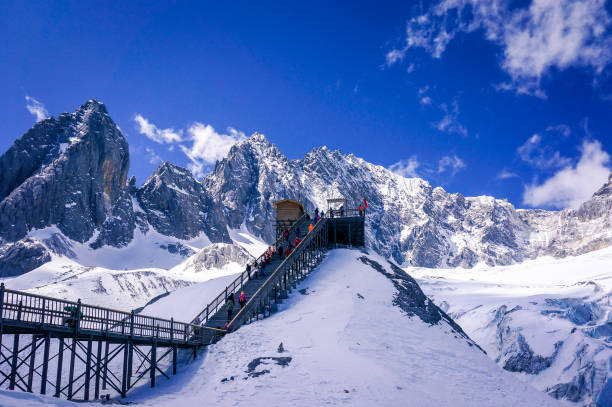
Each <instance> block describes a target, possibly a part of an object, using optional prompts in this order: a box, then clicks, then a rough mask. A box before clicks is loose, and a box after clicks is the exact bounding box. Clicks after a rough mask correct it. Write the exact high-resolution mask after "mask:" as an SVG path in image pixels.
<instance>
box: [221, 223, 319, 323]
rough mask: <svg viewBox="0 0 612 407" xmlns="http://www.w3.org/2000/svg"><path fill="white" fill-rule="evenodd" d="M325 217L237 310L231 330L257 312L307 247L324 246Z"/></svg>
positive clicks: (317, 247)
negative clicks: (264, 299)
mask: <svg viewBox="0 0 612 407" xmlns="http://www.w3.org/2000/svg"><path fill="white" fill-rule="evenodd" d="M326 222H327V218H323V219H321V220H320V221H319V222H316V223H315V224H314V225H313V226H314V227H313V229H312V230H311V231H309V232H308V234H307V235H306V236H305V237H304V239H303V240H302V241H301V242H300V244H299V245H298V246H297V247H296V248H295V250H293V251H292V252H291V253H290V254H289V256H287V257H286V258H285V259H284V260H283V262H282V263H281V264H280V265H279V266H278V267H277V268H276V270H274V271H273V272H272V274H270V276H269V277H268V278H267V280H266V281H265V282H264V283H263V284H262V285H261V287H259V289H258V290H257V291H256V292H255V294H253V295H252V296H251V298H250V299H249V300H248V301H247V303H246V304H245V306H244V307H243V308H242V309H240V311H238V313H237V314H236V316H234V318H233V319H232V320H231V321H230V322H229V326H231V328H232V329H233V330H235V329H237V328H239V327H240V326H241V325H242V324H244V322H245V321H246V319H247V318H249V316H250V315H251V314H252V313H253V312H258V310H257V308H258V307H260V305H261V301H262V299H263V298H265V297H266V296H269V293H270V291H272V290H273V287H274V286H276V285H277V284H279V283H280V282H281V280H282V279H283V276H284V275H285V273H286V272H287V271H288V270H289V268H290V267H292V266H294V265H295V264H296V262H297V260H298V259H299V257H300V255H301V254H303V253H304V252H305V251H306V250H309V249H315V248H316V249H320V248H322V247H323V246H326V242H327V238H326V236H324V234H325V233H326V232H327V230H326V228H325V224H326Z"/></svg>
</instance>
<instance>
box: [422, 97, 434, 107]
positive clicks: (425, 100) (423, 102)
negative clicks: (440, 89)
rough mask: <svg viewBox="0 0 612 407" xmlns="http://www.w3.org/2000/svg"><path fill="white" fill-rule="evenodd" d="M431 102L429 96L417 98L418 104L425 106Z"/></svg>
mask: <svg viewBox="0 0 612 407" xmlns="http://www.w3.org/2000/svg"><path fill="white" fill-rule="evenodd" d="M432 102H433V101H432V100H431V98H430V97H429V96H423V97H422V98H421V100H419V103H420V104H422V105H426V106H429V105H431V103H432Z"/></svg>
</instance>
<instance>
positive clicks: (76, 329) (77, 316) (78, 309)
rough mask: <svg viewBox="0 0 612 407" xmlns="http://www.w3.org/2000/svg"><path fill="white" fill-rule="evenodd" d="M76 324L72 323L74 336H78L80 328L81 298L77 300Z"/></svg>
mask: <svg viewBox="0 0 612 407" xmlns="http://www.w3.org/2000/svg"><path fill="white" fill-rule="evenodd" d="M76 319H77V320H76V324H74V336H78V334H79V330H80V329H81V299H80V298H79V299H78V300H77V311H76Z"/></svg>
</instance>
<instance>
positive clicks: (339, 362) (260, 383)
mask: <svg viewBox="0 0 612 407" xmlns="http://www.w3.org/2000/svg"><path fill="white" fill-rule="evenodd" d="M393 273H394V268H393V267H392V266H391V265H390V264H389V263H388V262H387V261H386V260H385V259H384V258H381V257H380V256H377V255H368V256H364V253H363V252H360V251H357V250H346V249H340V250H334V251H332V252H330V253H329V254H328V257H327V259H325V260H324V262H323V263H322V264H321V265H320V266H319V267H318V268H317V269H316V270H315V271H313V273H312V274H311V275H310V276H309V277H308V278H307V279H306V280H305V281H303V282H302V283H301V285H300V286H299V287H298V290H297V291H294V293H293V294H292V296H291V297H290V299H289V300H287V301H285V303H284V304H282V305H281V307H280V312H278V313H276V314H274V315H273V316H272V317H270V318H268V319H264V320H261V321H258V322H255V323H253V324H250V325H246V326H243V327H242V328H241V329H240V330H238V331H236V332H234V333H232V334H229V335H227V336H226V337H225V338H223V339H222V340H221V341H220V342H219V343H217V344H215V345H212V346H210V347H209V348H208V350H207V351H206V352H204V353H203V355H202V356H201V357H200V358H199V359H198V360H196V361H195V362H193V363H192V364H191V365H190V366H188V367H186V368H183V369H181V370H180V371H179V374H178V375H177V376H175V377H173V378H172V379H171V380H170V381H165V380H161V381H159V382H158V386H157V387H156V388H155V389H150V388H149V387H148V385H147V384H146V383H144V384H142V385H140V387H138V388H137V389H135V390H134V391H133V392H131V393H129V394H128V399H127V400H126V401H127V402H131V403H134V404H136V405H144V406H176V405H177V404H179V405H201V403H202V402H206V403H208V404H212V405H218V406H229V405H232V406H240V405H248V406H260V405H266V406H286V405H292V406H315V405H322V404H347V405H354V406H378V405H406V403H407V402H409V405H411V406H453V407H461V406H474V405H484V406H492V405H495V406H500V407H505V406H508V407H509V406H513V407H514V406H558V405H565V404H563V403H561V402H559V401H557V400H555V399H553V398H551V397H549V396H547V395H546V394H544V393H542V392H540V391H537V390H536V389H534V388H532V387H531V386H530V385H528V384H525V383H523V382H521V381H519V380H518V379H516V378H515V377H513V376H512V375H511V374H510V373H508V372H506V371H504V370H502V369H500V368H499V367H498V366H496V365H495V364H494V363H493V362H492V361H491V360H490V359H489V358H488V357H487V356H486V355H485V354H484V353H483V352H482V351H481V350H480V349H478V347H476V346H474V344H473V343H472V342H471V340H469V338H467V337H465V336H464V335H463V334H462V332H461V331H460V330H456V329H455V328H454V327H453V326H452V324H450V323H449V322H448V321H447V320H445V319H441V320H439V322H438V323H436V324H429V323H426V322H424V321H423V318H427V317H428V316H432V315H435V314H436V312H437V311H436V309H435V307H433V308H432V307H431V306H430V305H427V304H428V303H427V301H425V302H424V303H422V304H421V305H422V306H423V308H422V309H421V310H420V311H419V310H416V308H414V306H415V303H414V301H412V299H411V298H403V297H402V292H401V290H400V291H398V289H397V286H396V283H397V281H393V280H392V279H391V278H390V277H389V276H391V275H393ZM206 284H218V282H217V281H214V280H212V281H210V282H209V283H203V284H202V285H201V287H202V290H192V289H194V288H195V287H197V286H192V287H189V288H187V289H183V290H179V291H177V292H175V293H174V294H171V295H168V296H167V297H164V298H163V299H161V300H159V303H158V304H153V305H152V306H150V307H147V309H146V312H147V313H149V311H160V310H161V309H162V308H163V309H166V310H170V309H174V310H178V309H180V308H182V307H185V306H186V304H187V303H190V302H191V301H192V300H193V299H194V295H196V296H197V295H198V293H199V294H200V296H199V298H200V299H201V300H202V301H204V302H206V301H208V300H209V299H210V298H211V297H212V296H213V295H216V294H214V292H215V290H208V292H206V290H205V289H204V287H205V285H206ZM181 294H183V295H181ZM208 296H210V297H208ZM207 297H208V298H207ZM411 307H412V308H411ZM185 309H187V308H185ZM407 309H408V310H415V311H416V312H417V313H418V314H414V315H412V316H409V314H408V313H407V312H406V310H407ZM423 312H424V313H423ZM174 315H176V314H174ZM166 316H172V314H168V315H166ZM281 342H282V344H283V349H284V350H283V351H282V352H279V345H280V343H281ZM47 403H49V404H51V405H56V406H69V405H73V404H72V403H68V402H62V401H57V400H54V399H52V398H47V397H41V396H35V395H24V394H23V393H12V392H8V391H0V405H2V406H6V407H13V406H27V407H34V406H42V405H48V404H47Z"/></svg>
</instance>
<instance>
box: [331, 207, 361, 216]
mask: <svg viewBox="0 0 612 407" xmlns="http://www.w3.org/2000/svg"><path fill="white" fill-rule="evenodd" d="M365 211H366V209H363V210H361V211H360V210H359V208H349V209H330V210H328V211H327V212H326V213H325V217H326V218H352V217H356V216H365Z"/></svg>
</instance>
